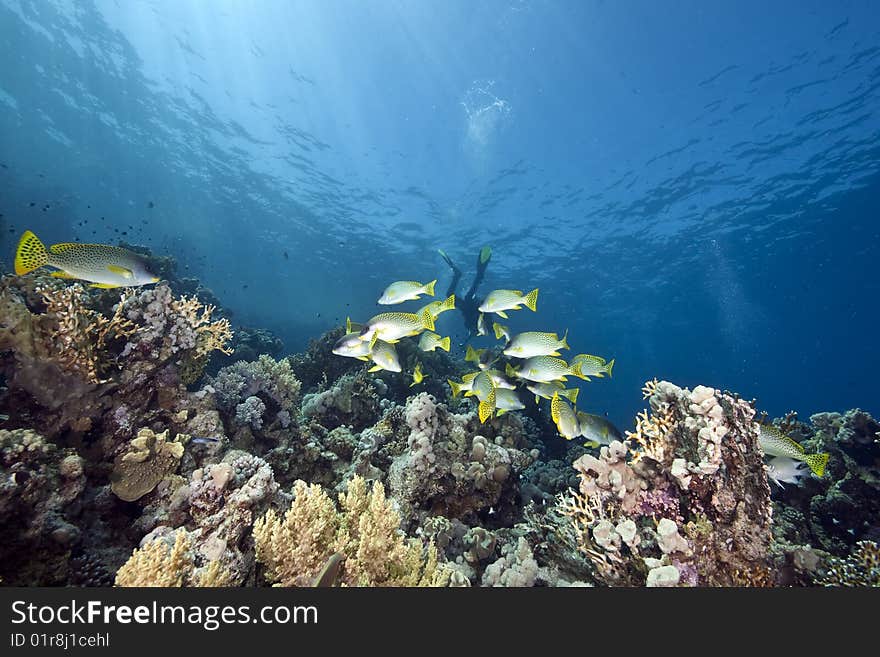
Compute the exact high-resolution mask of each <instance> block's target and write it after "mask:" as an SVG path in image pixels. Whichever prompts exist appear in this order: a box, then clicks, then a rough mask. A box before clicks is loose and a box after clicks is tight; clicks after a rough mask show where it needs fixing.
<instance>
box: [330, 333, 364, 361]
mask: <svg viewBox="0 0 880 657" xmlns="http://www.w3.org/2000/svg"><path fill="white" fill-rule="evenodd" d="M333 353H334V354H336V355H337V356H345V357H346V358H358V359H360V360H370V343H369V342H366V341H364V340H361V334H360V332H356V333H346V334H345V335H343V336H342V337H341V338H339V339H338V340H337V341H336V344H334V345H333Z"/></svg>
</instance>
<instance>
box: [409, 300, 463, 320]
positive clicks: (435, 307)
mask: <svg viewBox="0 0 880 657" xmlns="http://www.w3.org/2000/svg"><path fill="white" fill-rule="evenodd" d="M426 310H427V311H428V312H429V313H431V316H432V317H433V318H434V319H437V318H438V317H439V316H440V315H441V314H442V313H445V312H446V311H447V310H455V295H454V294H450V295H449V296H448V297H446V298H445V299H444V300H443V301H432V302H431V303H429V304H425V305H424V306H422V307H421V308H419V309H418V310H417V311H416V314H417V315H421V314H422V313H423V312H425V311H426Z"/></svg>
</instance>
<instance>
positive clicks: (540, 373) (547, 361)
mask: <svg viewBox="0 0 880 657" xmlns="http://www.w3.org/2000/svg"><path fill="white" fill-rule="evenodd" d="M505 371H506V372H507V376H513V377H517V378H520V379H526V380H527V381H535V382H537V383H549V382H551V381H567V380H568V379H567V378H566V377H568V376H576V377H578V378H581V379H587V377H586V376H584V375H583V374H582V373H581V369H580V364H579V363H573V364H572V365H569V364H568V363H566V362H565V361H564V360H562V359H561V358H554V357H553V356H532V357H531V358H528V359H526V360H524V361H523V363H522V365H521V366H520V367H519V368H518V369H516V368H514V367H513V366H512V365H511V364H510V363H508V364H507V366H506V368H505ZM587 380H589V379H587Z"/></svg>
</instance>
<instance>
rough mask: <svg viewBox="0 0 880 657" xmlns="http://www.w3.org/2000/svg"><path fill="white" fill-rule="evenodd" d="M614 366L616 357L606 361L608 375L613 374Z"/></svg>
mask: <svg viewBox="0 0 880 657" xmlns="http://www.w3.org/2000/svg"><path fill="white" fill-rule="evenodd" d="M613 367H614V359H613V358H612V359H611V360H610V361H608V362H607V363H605V368H604V369H605V372H607V373H608V376H611V369H612V368H613Z"/></svg>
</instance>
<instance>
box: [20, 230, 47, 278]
mask: <svg viewBox="0 0 880 657" xmlns="http://www.w3.org/2000/svg"><path fill="white" fill-rule="evenodd" d="M48 264H49V252H48V251H47V250H46V246H45V245H44V244H43V243H42V242H41V241H40V238H39V237H37V236H36V235H34V234H33V233H32V232H31V231H29V230H26V231H24V234H23V235H22V236H21V239H20V240H18V248H16V249H15V273H16V274H17V275H19V276H22V275H24V274H27V273H28V272H32V271H34V270H35V269H39V268H40V267H42V266H43V265H48Z"/></svg>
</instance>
